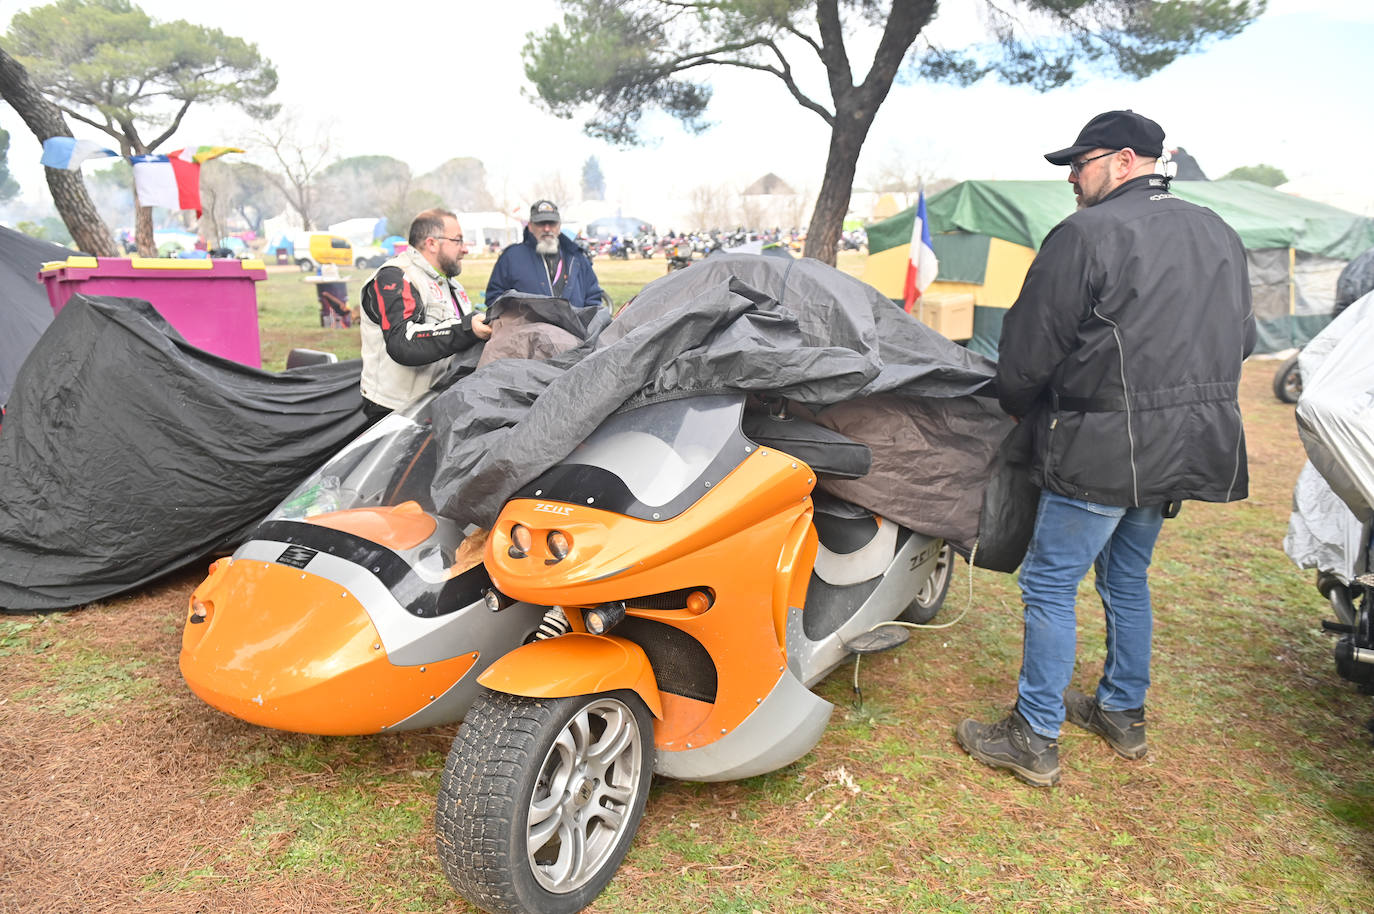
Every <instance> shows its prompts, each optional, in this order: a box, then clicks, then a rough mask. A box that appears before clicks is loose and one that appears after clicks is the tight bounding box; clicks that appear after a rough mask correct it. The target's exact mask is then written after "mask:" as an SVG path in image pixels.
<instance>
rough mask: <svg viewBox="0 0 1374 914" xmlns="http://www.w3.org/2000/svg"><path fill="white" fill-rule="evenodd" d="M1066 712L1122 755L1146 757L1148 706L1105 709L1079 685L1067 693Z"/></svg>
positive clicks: (1073, 720) (1132, 757) (1079, 725)
mask: <svg viewBox="0 0 1374 914" xmlns="http://www.w3.org/2000/svg"><path fill="white" fill-rule="evenodd" d="M1064 716H1065V717H1067V718H1068V721H1069V723H1071V724H1073V725H1075V726H1078V727H1082V728H1083V729H1084V730H1090V731H1092V732H1093V733H1096V734H1097V735H1098V736H1100V737H1102V738H1103V739H1105V740H1106V741H1107V745H1109V746H1111V747H1112V748H1113V749H1115V750H1116V754H1117V755H1119V756H1121V757H1122V758H1128V759H1138V758H1144V756H1145V753H1146V752H1148V751H1149V748H1150V747H1149V746H1147V745H1146V744H1145V709H1144V708H1135V709H1133V710H1130V711H1104V710H1102V708H1100V707H1098V705H1097V699H1096V698H1092V697H1089V696H1087V695H1084V694H1083V693H1082V692H1080V691H1078V690H1077V689H1069V690H1068V691H1067V692H1065V693H1064Z"/></svg>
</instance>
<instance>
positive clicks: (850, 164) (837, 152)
mask: <svg viewBox="0 0 1374 914" xmlns="http://www.w3.org/2000/svg"><path fill="white" fill-rule="evenodd" d="M872 124H873V117H872V115H869V116H868V117H857V118H856V117H853V116H848V117H847V116H845V115H844V114H843V113H842V114H840V115H839V116H837V117H836V118H835V126H834V127H833V128H832V129H831V131H830V153H829V155H828V156H826V160H825V178H824V179H823V180H822V181H821V192H820V194H819V195H818V196H817V197H816V208H815V209H814V210H812V211H811V224H810V226H808V227H807V229H806V249H805V251H804V252H803V253H804V254H805V255H806V256H807V257H814V258H815V259H817V260H819V261H821V262H822V263H828V264H830V265H831V266H832V267H833V266H834V265H835V249H836V248H838V247H839V244H840V232H841V231H842V230H843V229H844V216H845V213H847V212H849V195H850V193H851V192H852V191H853V189H854V172H855V170H856V169H857V168H858V165H859V152H860V151H861V150H862V149H863V146H864V139H865V138H867V136H868V128H869V127H870V126H872Z"/></svg>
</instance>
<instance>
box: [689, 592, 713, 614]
mask: <svg viewBox="0 0 1374 914" xmlns="http://www.w3.org/2000/svg"><path fill="white" fill-rule="evenodd" d="M710 608H711V595H710V594H708V593H703V592H702V591H700V590H694V591H692V592H691V593H689V594H688V595H687V611H688V612H691V613H695V614H696V615H698V616H699V615H701V614H702V613H704V612H706V610H708V609H710Z"/></svg>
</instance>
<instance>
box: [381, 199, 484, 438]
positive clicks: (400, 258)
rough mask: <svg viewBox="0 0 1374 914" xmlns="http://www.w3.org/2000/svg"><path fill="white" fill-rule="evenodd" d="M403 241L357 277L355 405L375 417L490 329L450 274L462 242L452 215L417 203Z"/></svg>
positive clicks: (425, 385)
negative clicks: (359, 365) (358, 397)
mask: <svg viewBox="0 0 1374 914" xmlns="http://www.w3.org/2000/svg"><path fill="white" fill-rule="evenodd" d="M408 240H409V244H410V246H409V248H408V249H407V250H405V251H402V252H401V253H399V254H397V255H396V256H395V257H392V258H391V259H390V260H388V261H387V262H386V263H384V264H382V266H381V267H380V268H379V269H378V270H377V272H376V273H374V274H372V277H371V278H370V279H368V281H367V282H365V283H364V284H363V291H362V307H361V311H362V344H363V347H362V349H363V351H362V356H363V373H362V379H361V382H360V385H361V387H362V393H363V412H364V414H365V415H366V416H367V417H368V418H369V419H380V418H381V417H382V416H385V415H386V414H387V413H389V412H391V411H392V410H393V409H399V408H400V407H402V406H405V405H406V404H407V403H409V402H410V401H411V400H413V399H415V398H416V397H418V396H419V395H420V394H422V393H424V392H425V391H427V390H429V388H430V385H432V384H433V383H434V381H435V380H436V379H438V378H439V376H440V375H442V374H443V373H444V369H446V368H447V367H448V364H449V362H450V360H451V359H452V357H453V355H454V354H455V353H458V352H461V351H462V350H464V349H467V348H468V347H469V346H473V345H475V344H476V343H478V342H481V341H482V340H486V339H488V338H490V337H491V328H490V327H489V326H487V323H486V320H485V319H484V318H483V317H482V315H481V314H479V313H477V312H475V311H474V310H473V307H472V303H471V302H470V301H469V300H468V296H467V293H466V292H465V291H463V287H462V286H461V285H459V284H458V282H457V281H456V277H457V276H458V274H459V273H461V272H462V271H463V255H465V254H466V253H467V250H468V249H467V245H466V243H465V242H464V240H463V228H462V226H461V225H460V224H459V223H458V217H457V216H455V215H454V214H453V213H451V212H449V211H448V210H441V209H432V210H425V211H424V212H422V213H420V214H419V215H417V216H416V217H415V219H414V220H413V221H412V222H411V224H410V236H409V239H408Z"/></svg>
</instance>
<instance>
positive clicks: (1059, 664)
mask: <svg viewBox="0 0 1374 914" xmlns="http://www.w3.org/2000/svg"><path fill="white" fill-rule="evenodd" d="M1163 523H1164V515H1163V509H1162V507H1161V506H1159V505H1154V506H1151V507H1144V508H1122V507H1115V506H1112V505H1098V504H1094V503H1092V502H1087V501H1079V500H1078V499H1074V498H1067V497H1065V496H1063V495H1057V494H1055V493H1053V492H1046V491H1042V492H1041V493H1040V507H1039V509H1038V511H1037V513H1036V516H1035V532H1034V533H1033V534H1031V541H1030V546H1029V547H1028V548H1027V550H1026V557H1025V559H1024V560H1023V561H1022V562H1021V575H1020V583H1021V599H1022V601H1023V602H1024V603H1025V614H1026V634H1025V644H1024V647H1023V648H1022V655H1021V678H1020V680H1019V682H1018V683H1017V692H1018V696H1017V703H1016V706H1017V710H1019V711H1020V712H1021V716H1022V717H1024V718H1025V719H1026V721H1027V722H1028V723H1029V724H1030V725H1031V729H1032V730H1034V731H1035V732H1036V733H1038V734H1040V735H1041V736H1045V737H1050V738H1054V737H1057V736H1058V735H1059V725H1060V724H1062V723H1063V722H1064V690H1065V689H1066V688H1068V686H1069V679H1070V678H1071V677H1072V675H1073V664H1074V651H1075V648H1076V641H1077V627H1078V623H1077V617H1076V616H1075V614H1074V598H1075V596H1076V595H1077V592H1078V582H1079V581H1081V580H1083V578H1084V577H1085V576H1086V575H1087V573H1088V569H1089V568H1092V569H1094V571H1095V577H1096V579H1097V594H1098V596H1099V597H1101V598H1102V608H1103V609H1104V610H1105V612H1106V616H1107V662H1106V665H1105V666H1104V668H1103V670H1102V680H1101V682H1099V683H1098V686H1097V703H1098V704H1099V705H1100V706H1101V707H1102V708H1103V709H1104V710H1108V711H1125V710H1129V709H1132V708H1140V707H1144V705H1145V691H1146V689H1148V688H1149V686H1150V636H1151V633H1152V631H1153V627H1154V625H1153V620H1152V617H1151V612H1150V583H1149V568H1150V556H1151V554H1152V553H1153V552H1154V547H1155V539H1156V538H1157V537H1158V536H1159V528H1160V527H1161V526H1162V525H1163Z"/></svg>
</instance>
